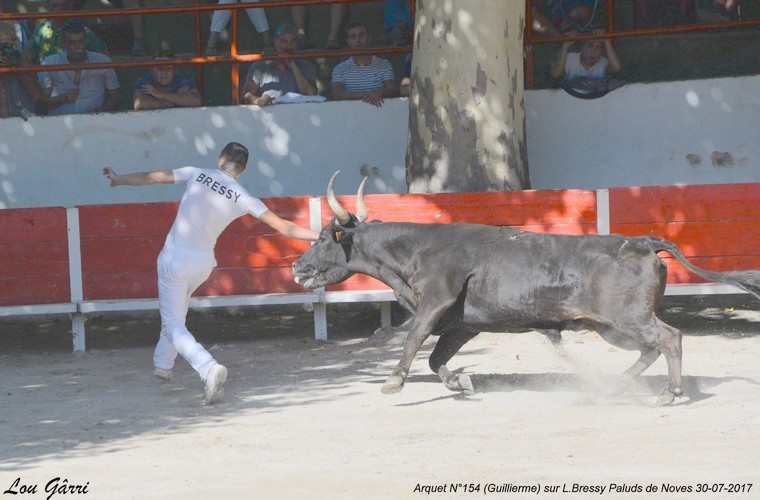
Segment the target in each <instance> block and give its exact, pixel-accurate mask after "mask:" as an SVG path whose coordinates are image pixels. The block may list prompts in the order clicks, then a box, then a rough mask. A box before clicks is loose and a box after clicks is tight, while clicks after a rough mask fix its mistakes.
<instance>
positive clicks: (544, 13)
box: [531, 0, 603, 36]
mask: <svg viewBox="0 0 760 500" xmlns="http://www.w3.org/2000/svg"><path fill="white" fill-rule="evenodd" d="M599 1H601V0H531V2H532V3H531V15H532V16H533V33H534V34H536V35H542V36H560V35H561V34H563V33H567V32H568V31H589V30H590V29H591V28H592V26H591V22H592V21H593V20H594V14H595V13H596V12H595V9H596V7H597V5H598V2H599ZM602 3H603V2H602Z"/></svg>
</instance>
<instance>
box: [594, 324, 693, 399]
mask: <svg viewBox="0 0 760 500" xmlns="http://www.w3.org/2000/svg"><path fill="white" fill-rule="evenodd" d="M598 331H599V334H600V335H601V336H602V337H603V338H604V340H606V341H607V342H609V343H610V344H613V345H615V346H617V347H620V348H622V349H627V350H638V351H641V356H639V359H638V360H636V362H635V363H634V364H633V365H632V366H631V367H630V368H628V369H627V370H626V371H625V372H624V375H625V376H627V377H630V378H635V377H638V376H639V375H641V374H642V373H643V372H644V370H646V369H647V368H649V367H650V366H651V365H652V363H654V362H655V361H656V360H657V358H658V357H659V356H660V354H663V355H664V356H665V360H666V361H667V363H668V387H667V388H666V389H665V390H664V391H663V392H662V394H661V395H660V397H659V399H658V400H657V405H658V406H665V405H669V404H670V403H672V402H673V400H674V399H675V398H676V396H680V395H681V394H682V393H683V391H682V390H681V355H682V352H681V332H680V331H679V330H678V329H677V328H673V327H672V326H670V325H668V324H667V323H663V322H662V321H660V319H658V318H656V317H655V318H653V320H652V323H650V326H646V327H638V326H637V327H635V328H633V327H630V325H629V326H628V327H627V328H623V327H620V328H618V329H617V330H612V329H604V328H601V329H599V330H598ZM620 332H625V333H624V334H621V333H620Z"/></svg>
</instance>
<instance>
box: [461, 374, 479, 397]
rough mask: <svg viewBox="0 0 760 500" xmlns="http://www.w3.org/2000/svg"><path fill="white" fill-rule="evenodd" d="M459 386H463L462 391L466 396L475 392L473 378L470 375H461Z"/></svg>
mask: <svg viewBox="0 0 760 500" xmlns="http://www.w3.org/2000/svg"><path fill="white" fill-rule="evenodd" d="M459 387H461V390H462V393H463V394H464V395H465V396H472V395H473V394H475V387H473V385H472V380H470V376H469V375H460V376H459Z"/></svg>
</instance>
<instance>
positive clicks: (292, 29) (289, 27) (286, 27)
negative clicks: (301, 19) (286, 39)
mask: <svg viewBox="0 0 760 500" xmlns="http://www.w3.org/2000/svg"><path fill="white" fill-rule="evenodd" d="M288 31H289V32H290V33H292V34H293V35H298V28H296V27H295V26H293V25H292V24H290V23H284V24H281V25H279V26H277V29H276V30H274V36H275V37H277V38H279V37H281V36H282V35H284V34H285V33H286V32H288Z"/></svg>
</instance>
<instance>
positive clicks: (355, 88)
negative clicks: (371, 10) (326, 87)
mask: <svg viewBox="0 0 760 500" xmlns="http://www.w3.org/2000/svg"><path fill="white" fill-rule="evenodd" d="M346 41H347V43H348V46H349V48H350V49H352V50H364V49H366V48H367V47H369V34H368V33H367V25H366V24H365V23H351V24H349V25H348V28H347V30H346ZM331 86H332V96H333V99H336V100H349V99H356V100H361V101H363V102H366V103H369V104H372V105H373V106H377V107H380V106H382V105H383V97H398V84H397V83H396V75H395V74H394V73H393V66H391V63H390V62H389V61H388V60H386V59H382V58H380V57H375V56H373V55H355V56H351V57H349V58H348V59H346V60H345V61H343V62H342V63H340V64H338V65H337V66H335V68H334V69H333V72H332V85H331Z"/></svg>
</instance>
